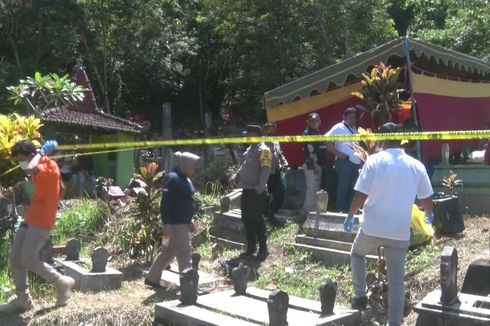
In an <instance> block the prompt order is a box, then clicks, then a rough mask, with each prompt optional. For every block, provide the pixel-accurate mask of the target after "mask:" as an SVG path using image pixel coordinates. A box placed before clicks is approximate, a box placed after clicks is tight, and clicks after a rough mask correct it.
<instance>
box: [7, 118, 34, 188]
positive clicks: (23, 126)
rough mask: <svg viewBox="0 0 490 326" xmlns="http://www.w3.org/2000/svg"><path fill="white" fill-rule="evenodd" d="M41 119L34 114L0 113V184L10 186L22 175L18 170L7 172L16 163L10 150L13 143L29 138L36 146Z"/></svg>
mask: <svg viewBox="0 0 490 326" xmlns="http://www.w3.org/2000/svg"><path fill="white" fill-rule="evenodd" d="M41 126H42V124H41V120H39V119H38V118H36V117H35V116H22V115H19V114H17V113H13V114H11V115H1V114H0V186H1V187H6V186H12V185H14V184H15V183H16V182H18V181H19V180H20V178H21V176H22V172H21V171H20V170H18V169H17V170H14V171H12V172H10V173H7V172H8V171H9V170H11V169H12V168H14V167H15V166H16V165H17V164H16V163H15V162H14V160H13V159H12V158H11V157H10V151H11V149H12V147H13V146H14V144H15V143H17V142H18V141H21V140H24V139H30V140H32V141H33V142H34V144H35V145H36V146H39V145H40V138H41V133H40V128H41Z"/></svg>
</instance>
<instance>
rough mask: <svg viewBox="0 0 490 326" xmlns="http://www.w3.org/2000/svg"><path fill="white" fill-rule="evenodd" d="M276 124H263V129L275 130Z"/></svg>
mask: <svg viewBox="0 0 490 326" xmlns="http://www.w3.org/2000/svg"><path fill="white" fill-rule="evenodd" d="M275 127H276V124H275V123H274V122H266V123H264V128H275Z"/></svg>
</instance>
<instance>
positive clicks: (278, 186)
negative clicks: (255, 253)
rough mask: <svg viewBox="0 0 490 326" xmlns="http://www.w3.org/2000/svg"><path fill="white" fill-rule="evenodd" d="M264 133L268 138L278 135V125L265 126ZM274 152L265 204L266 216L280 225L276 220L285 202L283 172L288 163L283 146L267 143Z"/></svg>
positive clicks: (270, 123)
mask: <svg viewBox="0 0 490 326" xmlns="http://www.w3.org/2000/svg"><path fill="white" fill-rule="evenodd" d="M264 133H265V135H266V136H275V135H276V125H275V124H274V123H272V122H267V123H266V124H264ZM266 145H267V146H268V147H269V148H270V150H271V152H272V165H271V173H270V176H269V180H268V181H267V190H268V191H269V196H268V197H267V199H266V203H265V216H266V217H267V218H268V219H269V222H270V223H271V224H273V225H280V223H279V222H278V221H277V220H276V218H275V216H274V215H275V214H276V213H277V212H278V211H279V209H280V208H281V207H282V203H283V202H284V185H283V184H282V178H281V172H282V170H283V169H284V168H285V167H287V166H288V161H286V158H285V157H284V154H283V153H282V150H281V145H280V144H279V143H278V142H270V143H266Z"/></svg>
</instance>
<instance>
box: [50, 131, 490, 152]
mask: <svg viewBox="0 0 490 326" xmlns="http://www.w3.org/2000/svg"><path fill="white" fill-rule="evenodd" d="M475 139H485V140H486V139H490V130H464V131H425V132H401V133H386V134H378V133H371V134H363V135H360V134H356V135H345V136H325V135H318V136H316V135H315V136H303V135H298V136H266V137H230V138H203V139H176V140H152V141H134V142H114V143H96V144H67V145H60V146H58V150H61V151H68V150H72V151H76V150H95V149H111V148H119V149H121V150H124V149H127V150H131V149H136V148H154V147H165V146H189V145H224V144H252V143H261V142H280V143H311V142H334V141H373V140H375V141H385V140H409V141H410V140H411V141H431V140H475Z"/></svg>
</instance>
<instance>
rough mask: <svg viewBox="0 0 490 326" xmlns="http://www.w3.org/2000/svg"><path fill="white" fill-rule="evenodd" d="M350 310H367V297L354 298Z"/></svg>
mask: <svg viewBox="0 0 490 326" xmlns="http://www.w3.org/2000/svg"><path fill="white" fill-rule="evenodd" d="M351 308H352V309H354V310H361V311H363V310H367V309H368V299H367V297H360V298H354V300H353V301H352V304H351Z"/></svg>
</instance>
